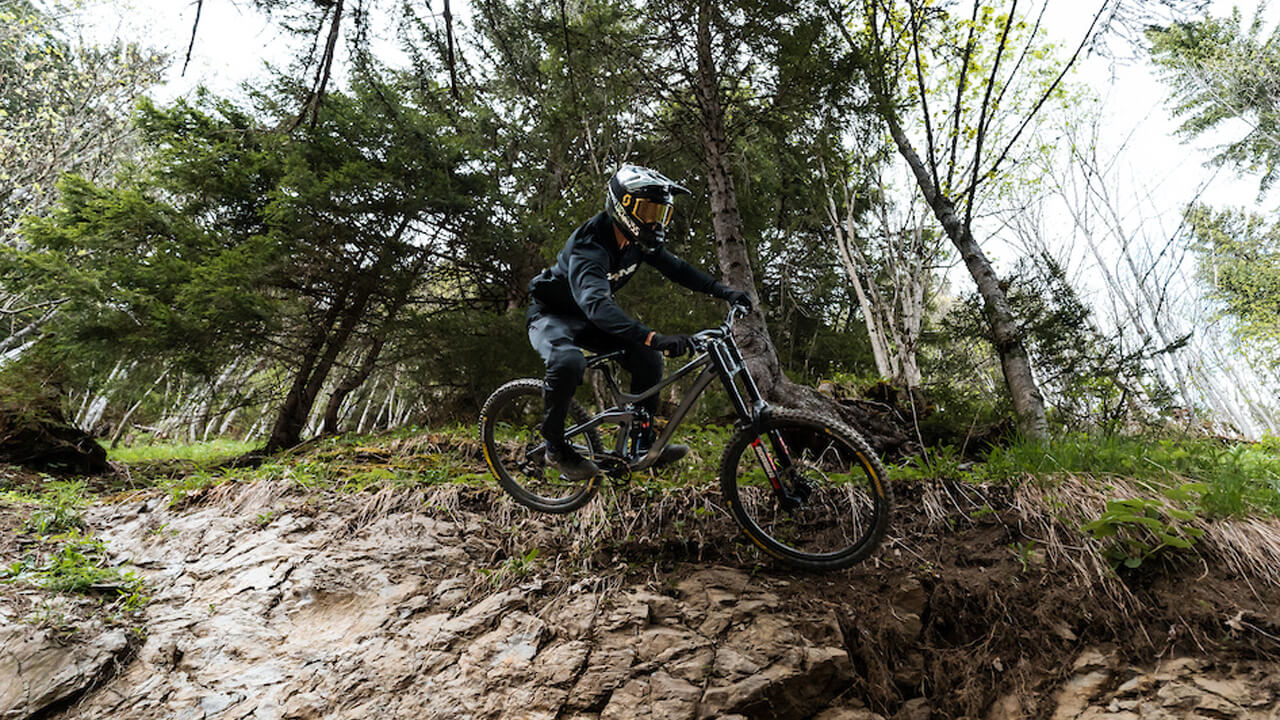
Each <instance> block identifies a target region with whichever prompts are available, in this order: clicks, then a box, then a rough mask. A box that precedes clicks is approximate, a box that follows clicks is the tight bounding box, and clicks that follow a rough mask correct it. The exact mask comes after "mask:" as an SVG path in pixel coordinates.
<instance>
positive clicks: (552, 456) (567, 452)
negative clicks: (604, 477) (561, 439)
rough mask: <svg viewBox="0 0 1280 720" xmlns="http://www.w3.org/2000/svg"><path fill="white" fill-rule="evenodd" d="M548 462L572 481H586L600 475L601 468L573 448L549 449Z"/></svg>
mask: <svg viewBox="0 0 1280 720" xmlns="http://www.w3.org/2000/svg"><path fill="white" fill-rule="evenodd" d="M547 462H548V463H549V464H551V465H554V466H556V467H557V468H559V469H560V472H561V474H563V475H564V476H565V477H567V478H569V479H570V480H586V479H587V478H592V477H595V476H596V475H599V474H600V467H599V466H598V465H596V464H595V463H593V462H591V461H590V460H588V459H587V458H584V457H582V456H581V455H579V454H578V452H577V451H576V450H574V449H573V448H571V447H567V446H566V447H548V448H547Z"/></svg>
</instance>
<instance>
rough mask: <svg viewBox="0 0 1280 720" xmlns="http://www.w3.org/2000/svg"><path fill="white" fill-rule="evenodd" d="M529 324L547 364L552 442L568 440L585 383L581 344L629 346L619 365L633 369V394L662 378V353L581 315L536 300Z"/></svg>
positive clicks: (546, 418)
mask: <svg viewBox="0 0 1280 720" xmlns="http://www.w3.org/2000/svg"><path fill="white" fill-rule="evenodd" d="M528 329H529V344H531V345H533V349H534V350H537V351H538V354H539V355H541V356H542V362H543V363H545V364H546V366H547V374H546V377H544V378H543V381H542V399H543V403H544V415H543V418H542V436H543V437H545V438H546V439H547V442H548V444H552V445H556V444H562V443H563V442H564V420H565V416H566V415H568V413H569V403H570V402H572V401H573V394H574V392H576V391H577V389H578V386H579V385H581V384H582V375H583V373H584V372H586V368H587V360H586V358H585V357H583V355H582V350H583V348H585V349H587V350H590V351H592V352H596V353H608V352H613V351H615V350H625V351H626V355H624V356H623V358H622V363H621V364H622V367H623V369H624V370H626V371H627V372H628V373H630V374H631V392H632V393H633V394H634V393H640V392H644V391H645V390H648V389H649V388H651V387H653V386H654V385H656V384H657V383H658V381H659V380H661V379H662V354H661V353H659V352H658V351H657V350H654V349H652V348H648V347H645V346H644V345H640V344H637V343H631V342H627V341H625V340H622V339H621V338H618V337H616V336H614V335H610V334H608V333H606V332H604V331H603V330H601V329H600V328H597V327H596V326H595V325H592V324H591V321H589V320H587V318H586V317H584V316H582V315H568V314H560V313H555V312H551V311H549V310H548V309H547V308H545V307H543V306H542V305H541V304H540V303H538V302H537V301H535V302H534V303H533V305H532V306H530V308H529V315H528ZM641 406H642V407H644V408H645V409H646V410H648V411H649V414H650V415H652V414H653V413H654V412H655V411H656V410H657V409H658V396H657V395H654V396H653V397H651V398H648V399H647V400H645V401H644V402H643V403H642V404H641Z"/></svg>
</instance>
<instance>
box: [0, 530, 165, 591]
mask: <svg viewBox="0 0 1280 720" xmlns="http://www.w3.org/2000/svg"><path fill="white" fill-rule="evenodd" d="M42 540H43V542H41V543H40V545H39V546H38V547H36V548H34V549H32V550H29V551H28V552H27V553H26V554H25V555H23V556H22V557H21V558H20V559H18V560H16V561H15V562H13V563H11V564H10V565H9V566H8V567H6V568H2V569H0V580H2V581H4V582H16V583H25V584H28V585H33V586H35V587H39V588H43V589H45V590H50V591H53V592H80V593H83V592H88V591H89V590H95V589H100V588H101V589H107V590H113V591H115V592H116V593H117V594H118V595H124V596H130V599H129V600H128V602H129V603H131V604H137V603H140V602H142V600H143V599H142V597H141V593H142V589H143V585H142V579H141V578H139V577H138V576H137V575H136V574H134V573H133V572H132V571H128V570H121V569H120V568H118V567H115V566H112V565H109V564H108V563H109V558H108V556H107V548H106V546H105V545H104V544H103V543H102V541H101V540H99V539H98V538H95V537H92V536H89V535H85V534H83V533H81V532H80V531H79V530H73V531H71V532H67V533H61V534H59V535H51V536H46V537H44V538H42Z"/></svg>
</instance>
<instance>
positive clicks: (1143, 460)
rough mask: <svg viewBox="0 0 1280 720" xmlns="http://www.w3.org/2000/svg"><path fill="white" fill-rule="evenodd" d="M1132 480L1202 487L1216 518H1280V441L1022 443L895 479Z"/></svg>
mask: <svg viewBox="0 0 1280 720" xmlns="http://www.w3.org/2000/svg"><path fill="white" fill-rule="evenodd" d="M1062 474H1073V475H1088V476H1091V477H1097V478H1107V477H1116V478H1128V479H1132V480H1136V481H1138V482H1140V483H1143V484H1146V485H1148V486H1149V487H1152V488H1153V489H1165V488H1176V487H1180V486H1183V485H1185V484H1186V483H1199V484H1202V485H1203V492H1202V493H1201V495H1200V497H1199V498H1198V501H1197V504H1198V505H1199V506H1200V507H1201V508H1203V510H1204V511H1205V512H1206V513H1207V514H1208V515H1210V516H1215V517H1226V516H1240V515H1246V514H1250V513H1261V514H1266V515H1273V516H1280V440H1277V439H1275V438H1271V439H1268V440H1265V441H1263V442H1258V443H1243V442H1240V443H1228V442H1224V441H1222V440H1217V439H1210V438H1153V437H1142V436H1118V435H1086V434H1078V433H1077V434H1068V435H1064V436H1061V437H1057V438H1053V439H1051V440H1048V441H1045V442H1036V441H1026V440H1024V441H1019V442H1015V443H1013V444H1011V445H1008V446H1005V447H998V448H995V449H993V450H992V451H991V453H990V454H989V455H988V456H987V459H986V461H985V462H982V463H974V464H972V465H966V464H965V463H962V462H961V461H960V458H959V455H958V453H956V452H955V451H954V449H947V448H944V449H940V450H934V451H933V452H931V453H930V456H929V458H928V460H921V461H918V462H915V463H911V464H904V465H900V466H897V467H895V468H894V470H893V472H892V475H893V477H895V478H897V479H920V478H953V479H962V480H971V481H976V482H1008V481H1011V480H1016V479H1023V478H1026V477H1028V476H1034V477H1037V478H1040V479H1043V480H1051V479H1052V477H1053V476H1055V475H1062Z"/></svg>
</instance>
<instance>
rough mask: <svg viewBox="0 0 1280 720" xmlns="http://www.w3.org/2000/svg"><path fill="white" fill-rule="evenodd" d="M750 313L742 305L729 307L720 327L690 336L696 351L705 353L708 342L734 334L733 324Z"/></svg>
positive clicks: (700, 331)
mask: <svg viewBox="0 0 1280 720" xmlns="http://www.w3.org/2000/svg"><path fill="white" fill-rule="evenodd" d="M748 313H750V310H747V309H746V308H745V307H743V306H741V305H732V304H731V305H729V312H728V314H726V315H725V318H724V322H723V323H721V324H720V327H715V328H707V329H706V330H699V331H698V332H696V333H694V334H693V335H691V336H690V339H691V340H693V347H694V349H696V350H697V351H698V352H703V351H705V350H706V349H707V342H708V341H710V340H718V339H720V338H723V337H726V336H727V335H729V334H730V333H732V332H733V323H734V322H735V321H736V320H737V319H738V318H741V317H746V316H747V314H748Z"/></svg>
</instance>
